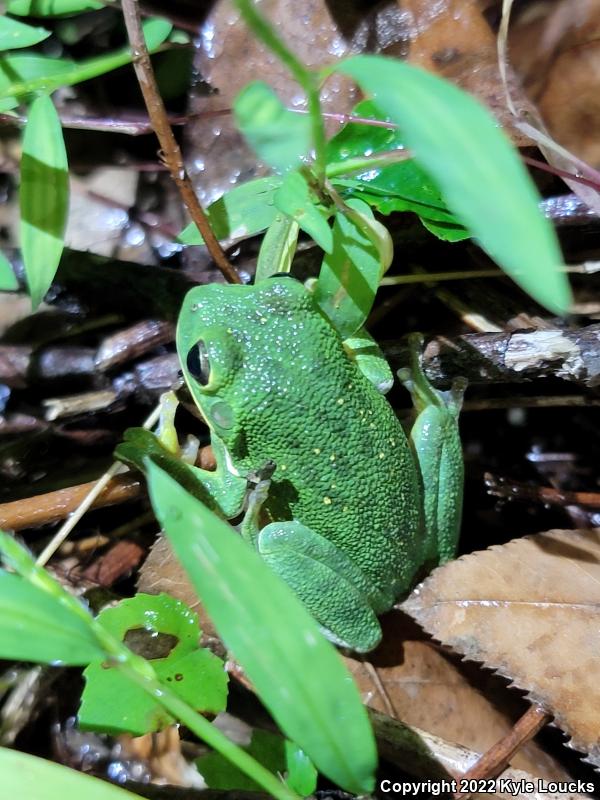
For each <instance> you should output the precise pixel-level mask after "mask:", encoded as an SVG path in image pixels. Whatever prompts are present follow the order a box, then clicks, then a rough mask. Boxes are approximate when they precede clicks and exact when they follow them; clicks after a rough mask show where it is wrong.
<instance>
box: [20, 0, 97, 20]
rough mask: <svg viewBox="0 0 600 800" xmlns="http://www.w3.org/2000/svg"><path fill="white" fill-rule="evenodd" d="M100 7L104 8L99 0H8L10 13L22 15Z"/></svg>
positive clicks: (65, 12)
mask: <svg viewBox="0 0 600 800" xmlns="http://www.w3.org/2000/svg"><path fill="white" fill-rule="evenodd" d="M98 8H104V3H100V2H98V0H8V2H7V4H6V10H7V11H8V12H9V14H17V15H18V16H21V17H60V16H63V15H65V14H80V13H81V12H82V11H94V10H95V9H98Z"/></svg>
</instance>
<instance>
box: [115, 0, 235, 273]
mask: <svg viewBox="0 0 600 800" xmlns="http://www.w3.org/2000/svg"><path fill="white" fill-rule="evenodd" d="M122 8H123V18H124V20H125V26H126V28H127V35H128V37H129V43H130V44H131V50H132V53H133V57H134V62H133V66H134V68H135V73H136V75H137V79H138V83H139V85H140V89H141V90H142V94H143V96H144V102H145V103H146V109H147V110H148V116H149V117H150V120H151V122H152V127H153V128H154V132H155V133H156V136H157V138H158V141H159V142H160V146H161V150H162V157H163V159H164V162H165V164H166V165H167V166H168V168H169V171H170V173H171V176H172V178H173V180H174V181H175V185H176V186H177V188H178V189H179V193H180V195H181V198H182V200H183V202H184V203H185V205H186V207H187V209H188V211H189V213H190V216H191V218H192V220H193V221H194V223H195V225H196V226H197V228H198V230H199V231H200V233H201V234H202V237H203V238H204V241H205V243H206V246H207V248H208V251H209V253H210V255H211V256H212V258H213V260H214V262H215V264H216V265H217V267H218V268H219V269H220V270H221V272H222V274H223V276H224V277H225V279H226V280H227V281H228V282H229V283H241V279H240V276H239V275H238V274H237V272H236V270H235V269H234V268H233V266H232V265H231V264H230V263H229V261H228V260H227V257H226V255H225V253H224V251H223V248H222V247H221V245H220V244H219V242H218V240H217V238H216V237H215V235H214V233H213V231H212V228H211V226H210V222H209V221H208V217H207V216H206V214H205V212H204V209H203V208H202V206H201V205H200V201H199V200H198V198H197V196H196V193H195V191H194V187H193V186H192V182H191V180H190V178H189V176H188V174H187V172H186V169H185V165H184V163H183V157H182V155H181V150H180V149H179V145H178V144H177V140H176V139H175V136H174V134H173V131H172V130H171V126H170V125H169V120H168V117H167V112H166V109H165V106H164V103H163V101H162V97H161V96H160V92H159V91H158V85H157V83H156V78H155V76H154V70H153V68H152V62H151V61H150V55H149V53H148V48H147V47H146V42H145V40H144V33H143V31H142V22H141V18H140V10H139V4H138V0H123V3H122Z"/></svg>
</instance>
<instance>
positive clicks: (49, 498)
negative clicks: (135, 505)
mask: <svg viewBox="0 0 600 800" xmlns="http://www.w3.org/2000/svg"><path fill="white" fill-rule="evenodd" d="M96 483H97V482H96V481H90V482H89V483H82V484H80V485H79V486H69V488H67V489H58V490H57V491H55V492H48V493H47V494H40V495H36V496H35V497H26V498H24V499H23V500H15V501H13V502H12V503H2V504H0V528H4V529H5V530H11V531H19V530H23V529H24V528H33V527H37V526H38V525H47V524H49V523H51V522H57V521H58V520H60V519H64V518H65V517H66V516H68V515H69V514H71V513H72V512H73V511H75V509H76V508H77V507H78V506H79V504H80V503H81V501H82V500H83V499H84V498H85V497H86V496H87V495H88V493H89V492H90V490H91V489H92V488H93V487H94V486H95V485H96ZM141 493H142V482H141V480H140V479H139V478H137V477H133V476H132V475H119V476H118V477H117V478H113V479H112V480H111V481H110V482H109V483H108V485H107V486H106V488H105V490H104V491H103V492H102V493H101V494H100V495H99V496H98V497H96V499H95V500H94V502H93V503H92V506H93V508H103V507H104V506H111V505H117V504H118V503H124V502H126V501H128V500H135V499H136V498H138V497H139V496H140V495H141Z"/></svg>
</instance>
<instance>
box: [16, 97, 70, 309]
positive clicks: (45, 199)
mask: <svg viewBox="0 0 600 800" xmlns="http://www.w3.org/2000/svg"><path fill="white" fill-rule="evenodd" d="M19 201H20V209H21V218H20V234H21V252H22V254H23V266H24V268H25V276H26V278H27V285H28V286H29V294H30V295H31V305H32V306H33V308H34V309H35V308H37V306H38V305H39V304H40V303H41V302H42V300H43V298H44V295H45V294H46V292H47V291H48V288H49V287H50V284H51V283H52V280H53V279H54V275H55V274H56V270H57V269H58V263H59V261H60V257H61V255H62V251H63V246H64V238H63V237H64V231H65V226H66V224H67V214H68V210H69V168H68V164H67V153H66V150H65V143H64V140H63V135H62V128H61V125H60V120H59V118H58V114H57V113H56V109H55V108H54V103H53V102H52V100H51V99H50V98H49V97H48V96H47V95H41V96H40V97H38V98H37V99H36V100H34V101H33V103H32V104H31V106H30V107H29V114H28V116H27V124H26V125H25V132H24V134H23V152H22V155H21V189H20V195H19Z"/></svg>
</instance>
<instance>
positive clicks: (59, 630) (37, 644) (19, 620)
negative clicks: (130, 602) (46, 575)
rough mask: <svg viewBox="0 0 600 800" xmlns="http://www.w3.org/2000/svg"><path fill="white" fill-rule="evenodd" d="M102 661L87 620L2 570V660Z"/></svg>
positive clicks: (0, 613) (72, 663) (85, 662)
mask: <svg viewBox="0 0 600 800" xmlns="http://www.w3.org/2000/svg"><path fill="white" fill-rule="evenodd" d="M103 657H104V651H103V650H102V649H101V648H100V645H99V644H98V643H97V642H96V639H95V637H94V635H93V633H92V631H91V628H90V626H89V625H87V624H86V622H85V620H83V619H81V618H80V617H78V616H76V615H75V614H74V613H73V612H71V611H69V610H68V609H66V608H64V606H62V605H61V604H60V601H59V600H58V599H56V598H54V597H52V596H51V595H50V594H49V593H48V592H45V591H44V590H43V589H39V588H38V587H37V586H33V585H32V584H31V583H28V582H27V580H25V579H24V578H21V577H20V576H19V575H14V574H13V573H10V572H6V571H5V570H2V569H0V658H3V659H16V660H19V661H36V662H39V663H42V664H55V663H57V664H58V663H60V664H69V665H74V666H78V665H83V664H88V663H89V662H90V661H94V660H98V659H101V658H103Z"/></svg>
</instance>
